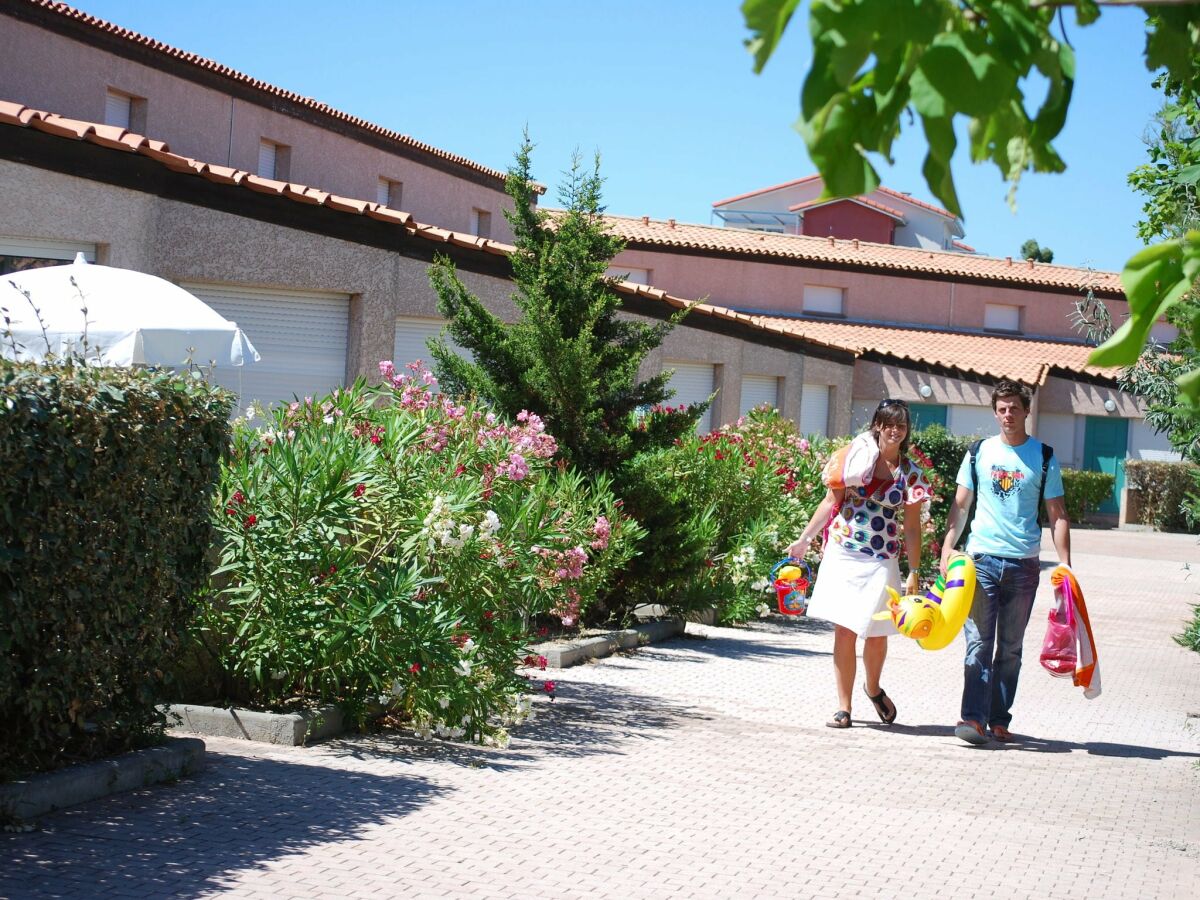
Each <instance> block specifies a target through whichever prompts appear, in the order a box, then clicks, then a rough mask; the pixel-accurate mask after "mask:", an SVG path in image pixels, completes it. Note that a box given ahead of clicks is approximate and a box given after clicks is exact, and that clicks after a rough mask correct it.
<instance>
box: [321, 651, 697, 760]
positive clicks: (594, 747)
mask: <svg viewBox="0 0 1200 900" xmlns="http://www.w3.org/2000/svg"><path fill="white" fill-rule="evenodd" d="M569 678H570V675H569V674H568V675H558V676H557V677H556V678H554V680H555V681H557V682H558V691H557V693H556V699H555V700H554V701H553V702H550V701H545V700H542V701H539V702H537V703H535V705H534V706H535V710H536V715H535V716H534V718H533V719H532V720H531V721H529V722H526V723H525V724H524V725H520V726H517V727H516V728H514V729H512V743H511V744H510V745H509V747H508V748H506V749H495V748H489V747H480V746H477V745H474V744H463V743H455V742H451V741H441V740H431V741H422V740H420V739H419V738H416V737H415V736H413V734H412V732H411V731H406V732H401V731H384V732H380V733H378V734H368V735H357V736H353V737H345V738H340V739H336V740H332V741H327V742H325V743H323V744H321V747H322V748H323V749H324V750H326V751H329V752H332V753H335V754H337V755H341V756H351V757H355V758H358V759H366V758H372V757H381V756H386V757H390V758H395V759H396V760H397V761H400V762H422V761H425V762H435V763H436V762H441V763H450V764H452V765H460V766H468V767H471V768H480V767H483V766H487V767H488V768H490V769H494V770H496V771H500V772H503V771H508V770H511V769H519V768H523V767H525V766H529V765H533V764H535V763H537V762H538V761H539V760H540V759H542V758H544V757H547V756H555V757H564V756H565V757H587V756H594V755H596V754H602V753H623V752H625V751H624V748H623V746H622V745H623V744H624V743H625V742H627V741H629V740H632V739H636V740H647V739H652V740H663V739H665V738H666V737H668V732H669V731H670V729H672V728H675V727H677V726H678V725H680V724H681V723H682V722H684V721H685V720H690V721H703V720H705V719H706V718H707V717H706V716H705V715H704V714H703V713H702V712H700V711H697V710H695V709H692V708H688V707H683V706H679V705H676V704H672V703H670V702H669V701H666V700H664V699H663V698H662V697H647V696H645V695H643V694H638V693H634V692H632V691H627V690H625V689H623V688H620V687H616V686H614V685H607V684H589V683H580V682H573V681H570V680H568V679H569Z"/></svg>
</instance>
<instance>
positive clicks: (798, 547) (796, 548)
mask: <svg viewBox="0 0 1200 900" xmlns="http://www.w3.org/2000/svg"><path fill="white" fill-rule="evenodd" d="M811 546H812V539H811V538H809V539H807V540H805V538H804V535H800V537H798V538H796V540H794V541H792V542H791V543H790V544H788V548H787V555H788V556H791V557H795V558H796V559H804V556H805V554H807V553H808V548H809V547H811Z"/></svg>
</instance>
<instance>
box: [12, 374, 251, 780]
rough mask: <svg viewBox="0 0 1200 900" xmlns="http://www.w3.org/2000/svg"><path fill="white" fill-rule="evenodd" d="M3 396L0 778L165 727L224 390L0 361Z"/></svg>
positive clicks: (201, 543) (204, 537) (205, 537)
mask: <svg viewBox="0 0 1200 900" xmlns="http://www.w3.org/2000/svg"><path fill="white" fill-rule="evenodd" d="M0 398H2V399H0V521H2V523H3V540H2V541H0V620H2V621H3V623H4V626H3V628H2V629H0V722H3V728H2V729H0V780H4V779H8V778H12V777H14V776H16V775H18V774H21V773H25V772H33V771H40V770H44V769H52V768H55V767H58V766H61V765H65V764H67V763H69V762H75V761H79V760H85V759H92V758H96V757H99V756H104V755H107V754H110V753H114V752H119V751H122V750H126V749H130V748H132V747H135V746H138V745H140V744H143V743H144V742H146V741H147V740H151V739H153V738H154V737H155V736H156V735H157V734H160V733H161V727H162V725H163V724H164V722H163V716H162V715H161V714H160V713H158V712H157V711H156V710H155V704H156V703H157V702H159V701H161V700H162V699H163V692H162V690H161V688H162V685H163V681H164V677H165V676H164V672H163V670H164V669H165V668H167V666H168V664H169V661H170V660H171V659H172V656H173V654H175V653H176V651H177V648H178V647H179V645H180V634H181V632H182V631H183V630H184V629H185V628H186V626H187V623H188V621H189V619H190V618H191V615H192V604H193V597H194V595H195V593H196V591H197V590H198V589H199V588H200V587H201V586H202V585H203V584H204V582H205V578H206V576H207V574H208V573H207V567H206V560H205V555H206V552H207V550H208V547H209V546H210V542H211V534H212V528H211V525H210V523H209V508H210V502H211V500H210V498H211V495H212V492H213V489H214V487H215V485H216V483H217V480H218V477H219V464H220V459H221V456H222V454H223V452H224V451H225V449H226V447H227V445H228V440H229V427H228V422H227V420H228V417H229V412H230V408H231V397H230V395H229V394H227V393H226V392H224V391H220V390H218V389H214V388H211V387H209V386H208V385H207V384H205V383H204V382H203V381H200V380H199V379H193V378H191V377H178V376H174V375H170V374H165V373H154V372H147V371H126V370H112V369H88V368H80V367H72V366H58V367H34V366H27V365H13V364H4V365H3V367H2V368H0Z"/></svg>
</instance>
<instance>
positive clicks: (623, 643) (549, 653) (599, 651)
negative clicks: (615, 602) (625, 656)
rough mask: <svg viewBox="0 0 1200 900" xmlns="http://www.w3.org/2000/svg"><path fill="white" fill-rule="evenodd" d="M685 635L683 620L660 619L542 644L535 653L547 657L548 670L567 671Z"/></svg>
mask: <svg viewBox="0 0 1200 900" xmlns="http://www.w3.org/2000/svg"><path fill="white" fill-rule="evenodd" d="M683 631H684V621H683V620H682V619H661V620H659V621H657V622H643V623H642V624H640V625H635V626H634V627H633V628H622V629H621V630H620V631H611V632H609V633H608V634H600V635H597V636H596V637H590V638H583V639H582V640H578V641H572V642H570V643H562V644H560V643H554V644H543V645H540V646H539V647H537V648H535V649H536V650H537V652H539V653H540V654H541V655H542V656H544V657H546V666H547V668H550V669H566V668H569V667H570V666H577V665H579V664H580V663H582V662H586V661H587V660H589V659H602V658H603V657H605V656H612V654H614V653H616V652H617V651H618V650H636V649H637V648H638V647H640V646H641V645H642V644H653V643H656V642H658V641H665V640H667V639H668V638H672V637H677V636H678V635H681V634H683Z"/></svg>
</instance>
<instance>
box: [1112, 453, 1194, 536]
mask: <svg viewBox="0 0 1200 900" xmlns="http://www.w3.org/2000/svg"><path fill="white" fill-rule="evenodd" d="M1198 474H1200V466H1197V465H1195V464H1194V463H1189V462H1152V461H1150V460H1145V459H1131V460H1129V461H1127V462H1126V463H1125V484H1126V486H1127V487H1128V488H1129V489H1130V490H1131V491H1137V492H1138V493H1139V497H1138V503H1139V507H1140V510H1141V516H1140V521H1141V524H1143V525H1153V526H1154V527H1155V528H1157V529H1158V530H1160V531H1192V532H1195V531H1196V528H1195V526H1194V525H1193V524H1192V523H1191V522H1189V518H1190V517H1189V515H1188V506H1189V499H1188V498H1189V495H1190V494H1193V493H1195V492H1196V486H1197V476H1198Z"/></svg>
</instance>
